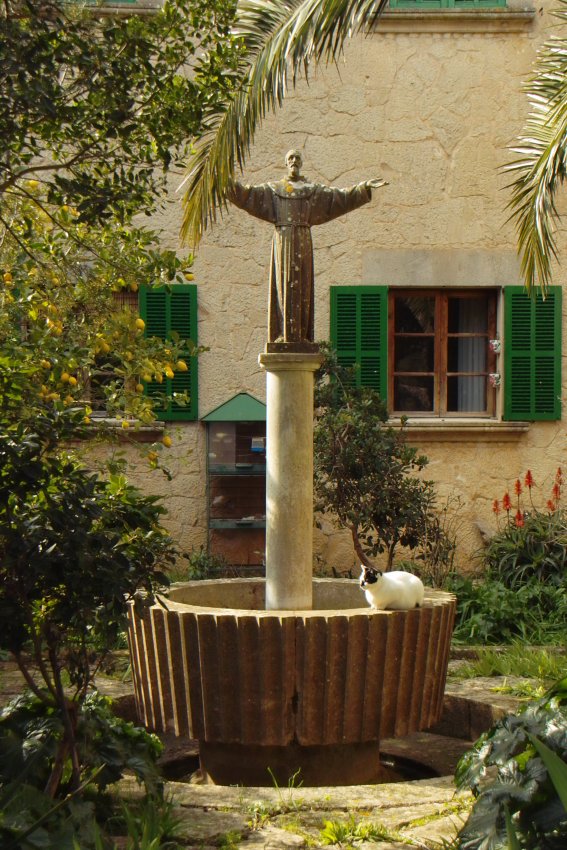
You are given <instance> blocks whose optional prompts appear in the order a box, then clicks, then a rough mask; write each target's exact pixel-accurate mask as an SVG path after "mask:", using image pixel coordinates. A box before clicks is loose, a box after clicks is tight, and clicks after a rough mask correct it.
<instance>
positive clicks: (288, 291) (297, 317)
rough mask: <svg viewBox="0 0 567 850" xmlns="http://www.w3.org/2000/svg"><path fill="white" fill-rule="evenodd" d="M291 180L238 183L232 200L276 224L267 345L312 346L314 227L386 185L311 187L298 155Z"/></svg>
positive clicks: (293, 156) (290, 167)
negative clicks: (341, 187)
mask: <svg viewBox="0 0 567 850" xmlns="http://www.w3.org/2000/svg"><path fill="white" fill-rule="evenodd" d="M285 161H286V165H287V177H284V178H283V179H282V180H279V181H277V182H275V183H262V184H260V185H259V186H245V185H243V184H242V183H239V182H238V181H235V182H234V183H233V185H232V187H231V190H230V191H229V194H228V199H229V200H230V201H232V203H233V204H235V205H236V206H237V207H240V208H241V209H243V210H246V212H248V213H250V215H253V216H256V218H261V219H263V220H264V221H271V222H273V223H274V225H275V230H274V236H273V239H272V257H271V267H270V296H269V308H268V342H269V343H272V344H273V343H285V344H290V343H293V344H295V345H297V344H299V343H305V342H310V343H313V312H314V286H313V279H314V273H313V244H312V241H311V227H312V225H315V224H325V223H326V222H328V221H331V220H332V219H334V218H338V217H339V216H341V215H344V214H345V213H348V212H350V211H351V210H354V209H356V208H357V207H360V206H362V205H363V204H366V203H368V201H370V200H371V198H372V189H378V188H379V187H380V186H385V185H387V184H386V181H385V180H380V179H373V180H366V181H365V182H364V183H359V184H358V185H356V186H353V187H352V188H350V189H337V188H335V187H333V186H323V185H321V184H320V183H310V182H309V181H308V180H306V179H305V178H304V177H302V176H301V166H302V157H301V154H300V153H299V151H296V150H290V151H288V153H287V154H286V158H285Z"/></svg>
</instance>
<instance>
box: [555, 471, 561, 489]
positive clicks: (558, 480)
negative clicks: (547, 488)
mask: <svg viewBox="0 0 567 850" xmlns="http://www.w3.org/2000/svg"><path fill="white" fill-rule="evenodd" d="M555 481H556V482H557V484H559V485H560V486H561V484H563V473H562V472H561V467H560V466H558V467H557V472H556V473H555Z"/></svg>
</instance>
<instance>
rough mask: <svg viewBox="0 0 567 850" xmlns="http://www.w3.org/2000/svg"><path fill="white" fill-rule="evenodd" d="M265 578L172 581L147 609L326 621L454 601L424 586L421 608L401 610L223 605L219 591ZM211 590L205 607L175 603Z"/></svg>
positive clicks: (324, 582)
mask: <svg viewBox="0 0 567 850" xmlns="http://www.w3.org/2000/svg"><path fill="white" fill-rule="evenodd" d="M265 584H266V579H265V578H263V577H254V578H226V579H225V578H223V579H199V580H193V581H186V582H175V583H173V584H172V585H171V586H170V587H169V588H168V589H167V591H166V592H165V593H160V594H159V595H158V597H157V600H156V602H155V603H154V604H153V605H152V606H151V607H153V608H155V607H159V608H161V609H162V610H163V609H164V607H165V609H166V610H168V611H171V612H172V613H173V612H175V613H176V614H181V613H184V612H185V613H194V614H202V615H207V614H208V615H214V616H232V617H234V616H243V617H250V616H254V617H260V618H262V619H264V618H267V617H276V618H278V619H288V618H301V619H304V618H316V617H323V618H325V619H328V618H330V617H355V616H358V617H395V616H400V615H407V614H408V613H410V612H411V611H412V610H413V611H423V610H426V609H428V608H434V607H437V606H438V605H444V604H448V603H453V602H455V600H456V597H455V595H454V594H453V593H449V592H448V591H444V590H437V589H433V588H429V587H426V588H425V600H424V605H423V606H422V607H421V608H414V609H402V610H386V611H382V610H377V609H375V608H371V607H370V606H369V605H367V604H362V605H360V606H354V607H353V606H352V605H351V606H349V607H344V608H342V607H338V606H337V605H336V604H335V605H329V606H328V607H314V608H312V609H311V608H310V609H303V608H294V609H279V608H278V609H270V610H266V609H265V608H250V607H248V608H247V607H240V606H236V605H227V604H223V600H222V596H223V588H229V589H230V590H232V589H234V587H235V586H236V587H241V588H242V589H243V590H245V589H250V590H253V589H257V590H261V589H263V588H264V587H265ZM355 584H356V585H358V580H357V579H348V578H347V579H344V578H323V577H321V578H313V585H314V590H315V589H316V588H318V587H323V588H324V587H325V586H327V587H330V586H331V585H334V587H335V589H336V590H337V591H338V592H340V591H341V590H348V591H349V592H350V593H352V591H353V589H354V588H353V585H355ZM211 587H214V588H215V589H216V590H218V591H219V597H220V598H219V599H218V602H215V603H214V604H209V602H207V603H205V604H203V603H199V602H198V601H197V599H195V600H192V601H190V602H184V601H178V600H176V599H175V596H176V595H178V594H180V593H182V592H183V591H184V589H186V588H188V589H190V590H195V591H198V590H199V589H200V588H201V589H203V590H208V589H209V588H211ZM360 594H361V597H362V599H363V598H364V597H363V594H362V590H360Z"/></svg>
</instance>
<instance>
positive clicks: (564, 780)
mask: <svg viewBox="0 0 567 850" xmlns="http://www.w3.org/2000/svg"><path fill="white" fill-rule="evenodd" d="M528 737H529V739H530V741H531V742H532V744H533V745H534V747H535V748H536V750H537V751H538V753H539V755H540V758H541V760H542V761H543V763H544V764H545V766H546V768H547V772H548V773H549V778H550V779H551V781H552V783H553V787H554V788H555V790H556V791H557V796H558V797H559V799H560V800H561V802H562V804H563V808H564V809H565V811H567V762H565V761H564V760H563V759H562V758H560V757H559V756H558V755H557V753H555V752H554V751H553V750H550V748H549V747H548V746H547V745H546V744H544V743H543V742H542V741H540V740H539V739H538V738H536V736H535V735H531V734H528Z"/></svg>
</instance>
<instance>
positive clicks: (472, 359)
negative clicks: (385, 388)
mask: <svg viewBox="0 0 567 850" xmlns="http://www.w3.org/2000/svg"><path fill="white" fill-rule="evenodd" d="M389 302H390V303H389V330H388V337H389V344H390V353H389V358H388V360H389V363H390V374H389V379H388V383H389V393H388V394H389V398H390V402H391V408H392V411H393V412H394V413H419V414H421V415H423V414H437V415H440V416H445V415H451V414H465V413H466V414H470V415H478V414H483V415H485V416H490V415H492V414H493V413H494V390H493V389H491V388H490V386H489V382H488V375H489V373H490V372H494V371H495V365H496V364H495V355H494V353H493V352H492V351H491V350H490V346H489V340H490V339H494V337H495V336H496V294H495V293H494V292H483V291H480V292H472V291H461V292H458V293H456V292H455V293H453V292H451V293H449V292H433V291H430V292H422V291H419V292H416V291H413V292H412V291H411V290H405V291H396V290H394V291H391V292H390V294H389Z"/></svg>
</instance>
